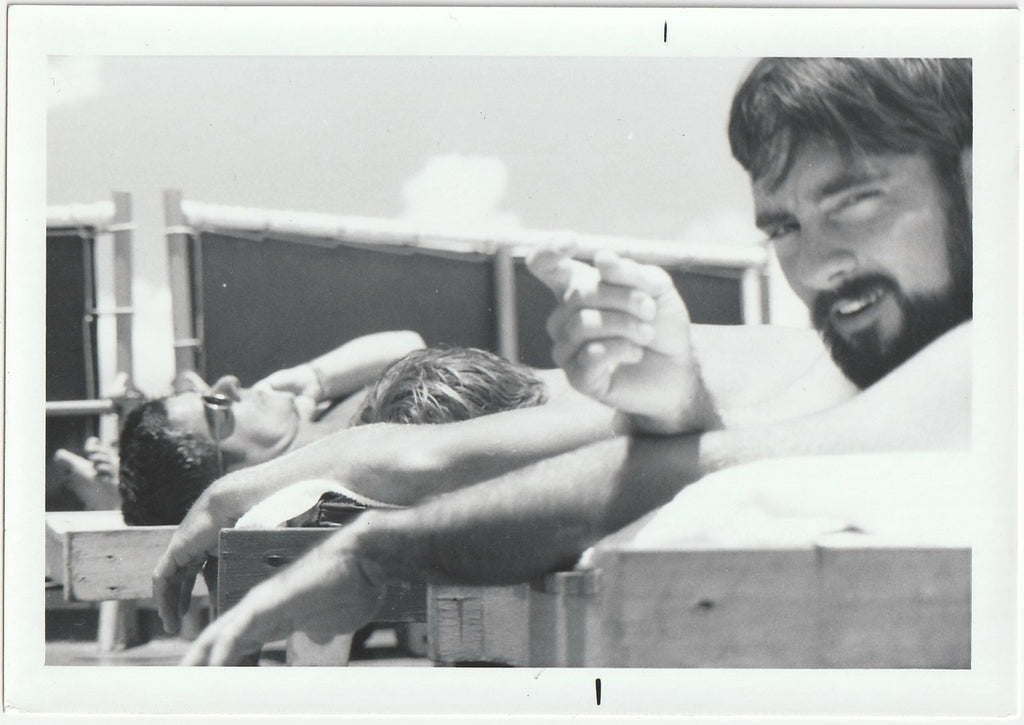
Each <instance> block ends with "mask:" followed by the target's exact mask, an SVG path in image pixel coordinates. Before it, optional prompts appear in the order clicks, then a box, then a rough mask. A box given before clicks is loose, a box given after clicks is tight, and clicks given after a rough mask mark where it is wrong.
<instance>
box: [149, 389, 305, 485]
mask: <svg viewBox="0 0 1024 725" xmlns="http://www.w3.org/2000/svg"><path fill="white" fill-rule="evenodd" d="M210 392H213V393H219V394H221V395H224V396H227V397H228V398H229V399H231V400H232V401H233V404H232V406H231V413H232V415H233V417H234V430H233V431H232V432H231V435H229V436H228V437H227V438H224V439H223V440H222V441H221V450H223V451H224V459H225V463H226V464H227V465H226V468H227V470H228V471H232V470H237V469H239V468H244V467H246V466H253V465H256V464H257V463H262V462H264V461H269V460H271V459H273V458H276V457H277V456H280V455H281V454H282V453H285V452H286V451H288V450H289V449H290V448H292V447H293V446H294V444H295V442H296V441H297V439H298V438H299V431H300V428H301V427H302V426H303V416H302V415H301V414H300V412H299V408H298V407H297V406H296V396H295V395H293V394H292V393H286V392H281V391H278V390H271V389H269V388H243V387H241V386H240V385H239V382H238V378H236V377H235V376H233V375H227V376H224V377H222V378H220V379H219V380H217V382H216V383H214V384H213V386H212V387H211V388H210ZM167 416H168V422H169V424H170V426H171V427H172V428H174V429H176V430H182V431H187V432H190V433H193V434H195V435H198V436H201V437H203V438H207V439H209V440H211V441H212V440H213V436H212V435H211V433H210V430H209V428H208V426H207V423H206V417H205V415H204V413H203V400H202V393H201V392H188V393H182V394H180V395H175V396H172V397H170V398H168V399H167Z"/></svg>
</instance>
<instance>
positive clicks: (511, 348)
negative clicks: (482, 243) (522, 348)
mask: <svg viewBox="0 0 1024 725" xmlns="http://www.w3.org/2000/svg"><path fill="white" fill-rule="evenodd" d="M494 317H495V325H496V327H497V335H498V354H499V355H501V356H502V357H503V358H505V359H506V360H510V361H512V362H519V324H518V320H517V319H516V267H515V260H514V259H513V257H512V250H511V249H510V248H509V247H501V248H499V249H498V250H497V251H496V252H495V254H494Z"/></svg>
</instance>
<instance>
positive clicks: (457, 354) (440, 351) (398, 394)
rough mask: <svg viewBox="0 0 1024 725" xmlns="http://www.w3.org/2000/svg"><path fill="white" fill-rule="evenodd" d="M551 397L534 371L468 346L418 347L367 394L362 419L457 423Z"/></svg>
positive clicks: (360, 416)
mask: <svg viewBox="0 0 1024 725" xmlns="http://www.w3.org/2000/svg"><path fill="white" fill-rule="evenodd" d="M546 399H547V394H546V391H545V388H544V383H543V382H542V381H541V380H540V379H539V378H538V377H537V376H536V375H534V374H533V372H532V371H531V370H530V369H529V368H527V367H525V366H523V365H518V364H516V363H512V362H509V361H508V360H505V359H504V358H502V357H499V356H497V355H495V354H494V353H490V352H487V351H485V350H478V349H476V348H468V347H451V348H445V347H430V348H426V349H424V350H416V351H415V352H411V353H409V354H408V355H406V356H405V357H402V358H400V359H398V360H396V361H395V362H393V363H392V364H391V365H390V366H388V367H387V368H386V369H385V370H384V372H383V373H381V376H380V378H379V379H378V380H377V383H376V384H375V385H374V387H373V389H372V390H370V392H369V393H368V394H367V396H366V401H365V402H364V403H363V408H362V410H361V411H360V413H359V415H358V416H357V422H358V423H415V424H419V423H454V422H456V421H462V420H469V419H470V418H478V417H480V416H482V415H490V414H491V413H499V412H501V411H505V410H513V409H515V408H528V407H531V406H534V405H540V404H541V403H544V402H545V401H546Z"/></svg>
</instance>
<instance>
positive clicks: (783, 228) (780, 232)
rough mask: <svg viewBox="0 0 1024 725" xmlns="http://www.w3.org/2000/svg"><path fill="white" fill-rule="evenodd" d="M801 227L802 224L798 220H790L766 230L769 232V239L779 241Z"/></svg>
mask: <svg viewBox="0 0 1024 725" xmlns="http://www.w3.org/2000/svg"><path fill="white" fill-rule="evenodd" d="M799 228H800V225H799V224H797V223H796V222H788V223H786V224H776V225H775V226H773V227H769V228H768V229H766V230H765V231H767V232H768V240H769V241H772V242H777V241H779V240H780V239H784V238H785V237H787V236H789V235H790V234H792V233H793V232H795V231H796V230H797V229H799Z"/></svg>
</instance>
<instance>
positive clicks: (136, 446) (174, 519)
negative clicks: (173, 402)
mask: <svg viewBox="0 0 1024 725" xmlns="http://www.w3.org/2000/svg"><path fill="white" fill-rule="evenodd" d="M164 401H165V398H159V399H156V400H149V401H146V402H145V403H143V404H142V405H140V406H139V407H137V408H135V409H134V410H132V411H131V412H130V413H129V414H128V415H127V416H125V421H124V424H123V426H122V428H121V437H120V442H119V444H118V445H119V455H120V459H121V463H120V471H119V481H118V490H119V491H120V493H121V513H122V515H123V516H124V521H125V523H126V524H128V525H130V526H160V525H170V524H178V523H181V520H182V519H183V518H185V514H186V513H188V510H189V508H190V507H191V506H192V504H193V503H195V500H196V499H197V498H199V494H201V493H202V492H203V491H204V490H205V489H206V487H207V486H209V485H210V484H211V483H213V481H214V480H215V479H216V478H217V475H218V473H219V468H218V463H217V447H216V446H215V445H214V444H213V442H212V441H209V440H207V439H205V438H201V437H199V436H197V435H194V434H192V433H186V432H183V431H180V430H175V429H174V428H172V427H171V426H170V424H169V422H168V419H167V406H166V405H165V404H164Z"/></svg>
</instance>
